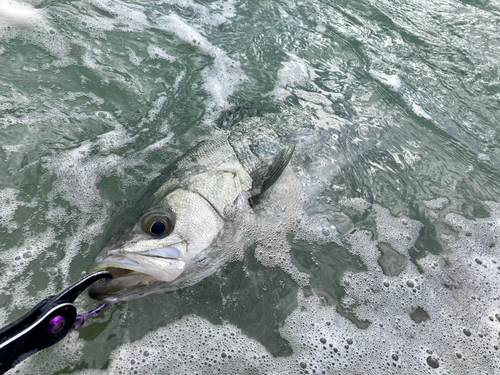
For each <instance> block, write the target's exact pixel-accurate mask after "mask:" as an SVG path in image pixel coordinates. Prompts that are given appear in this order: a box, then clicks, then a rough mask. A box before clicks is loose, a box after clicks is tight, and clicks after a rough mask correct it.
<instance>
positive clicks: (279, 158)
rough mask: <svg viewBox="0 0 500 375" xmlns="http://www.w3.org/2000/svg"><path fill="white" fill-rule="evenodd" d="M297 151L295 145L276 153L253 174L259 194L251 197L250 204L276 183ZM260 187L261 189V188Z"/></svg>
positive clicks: (257, 201) (257, 200)
mask: <svg viewBox="0 0 500 375" xmlns="http://www.w3.org/2000/svg"><path fill="white" fill-rule="evenodd" d="M294 151H295V145H293V146H291V147H289V148H287V149H284V150H282V151H281V152H280V153H279V154H278V155H276V156H275V157H274V158H273V159H272V160H271V162H270V163H269V164H268V165H266V166H265V167H263V168H260V169H258V170H257V171H255V173H254V174H252V178H253V180H254V187H255V188H256V189H255V191H256V192H257V194H255V195H253V196H252V197H250V199H249V201H250V205H251V206H252V207H253V206H255V205H256V204H257V203H259V200H260V199H261V198H262V195H263V194H264V193H265V192H266V191H267V190H269V189H270V188H271V186H273V185H274V183H275V182H276V181H277V180H278V178H279V177H280V176H281V174H282V173H283V171H284V170H285V168H286V166H287V165H288V163H289V162H290V159H291V158H292V155H293V152H294ZM259 187H260V189H259Z"/></svg>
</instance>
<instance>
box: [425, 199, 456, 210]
mask: <svg viewBox="0 0 500 375" xmlns="http://www.w3.org/2000/svg"><path fill="white" fill-rule="evenodd" d="M423 203H424V204H425V207H427V208H430V209H431V210H442V209H443V208H444V207H445V206H446V205H447V204H448V203H450V201H449V200H448V198H437V199H432V200H429V201H423Z"/></svg>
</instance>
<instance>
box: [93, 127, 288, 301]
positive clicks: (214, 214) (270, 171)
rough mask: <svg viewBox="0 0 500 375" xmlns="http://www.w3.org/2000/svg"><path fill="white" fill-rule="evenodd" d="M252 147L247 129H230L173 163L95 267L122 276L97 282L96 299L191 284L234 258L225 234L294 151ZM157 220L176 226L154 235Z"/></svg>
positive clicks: (115, 298) (231, 232) (125, 297)
mask: <svg viewBox="0 0 500 375" xmlns="http://www.w3.org/2000/svg"><path fill="white" fill-rule="evenodd" d="M235 134H236V136H235ZM251 148H252V144H251V142H246V141H245V140H244V139H243V138H242V137H241V134H240V133H234V132H231V131H226V132H225V133H223V134H222V135H220V136H217V137H215V138H213V139H209V140H206V141H203V142H201V143H199V144H198V145H197V146H195V147H194V148H192V149H191V150H189V151H188V152H187V153H186V154H184V155H183V156H182V157H180V158H179V159H178V160H177V161H176V162H175V163H174V164H173V165H172V166H170V167H169V168H167V170H166V172H165V173H164V174H163V175H162V176H160V177H159V178H158V179H157V181H156V182H155V183H154V184H153V186H154V188H152V189H149V190H148V191H147V192H146V193H145V195H144V196H143V198H142V199H141V200H140V203H139V204H138V207H135V208H134V209H132V210H131V212H129V213H126V214H125V216H126V217H128V218H129V219H130V224H128V225H123V224H122V227H124V228H122V229H119V230H116V231H115V233H114V234H113V236H112V237H111V240H110V242H109V244H108V245H107V246H106V247H105V248H104V249H103V250H102V251H101V252H100V254H99V255H98V256H97V258H96V260H95V262H94V263H93V265H92V266H91V269H90V271H96V270H100V269H107V270H109V271H110V272H111V273H112V274H113V275H114V277H113V279H111V280H105V281H104V280H103V281H102V282H99V283H96V284H94V286H93V287H92V288H91V290H90V295H91V297H92V298H95V299H98V300H102V301H109V302H112V301H118V300H130V299H134V298H138V297H141V296H144V295H147V294H151V293H155V292H158V291H169V290H175V289H179V288H183V287H186V286H189V285H192V284H194V283H196V282H198V281H200V280H202V279H203V278H205V277H207V276H209V275H211V274H213V273H214V272H215V271H217V269H219V268H220V267H221V266H222V265H223V264H224V263H226V262H227V261H228V259H230V258H231V256H232V253H231V250H230V249H229V248H227V247H225V246H224V241H223V239H224V238H227V237H228V236H229V237H230V236H233V235H234V233H235V227H234V218H235V217H236V215H239V214H240V213H242V212H243V211H245V210H249V209H250V206H251V204H256V203H257V202H258V201H259V200H260V199H261V198H262V195H263V193H264V192H265V190H267V189H269V188H270V187H271V186H272V184H274V182H275V181H276V180H277V179H278V177H279V175H280V174H281V173H282V172H283V170H284V168H285V167H286V165H287V164H288V162H289V160H290V158H291V156H292V153H293V149H294V148H293V146H292V147H288V148H285V149H283V151H281V152H278V153H277V154H276V155H273V156H269V155H267V157H262V154H259V153H258V152H257V153H254V152H252V150H251ZM158 223H160V224H158ZM154 224H156V225H157V227H155V228H159V229H160V230H161V229H163V227H164V226H165V227H168V228H166V229H168V230H170V232H169V233H168V234H167V230H165V232H163V233H162V234H160V235H155V234H152V233H151V228H152V225H154Z"/></svg>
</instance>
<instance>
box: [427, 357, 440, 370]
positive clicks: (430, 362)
mask: <svg viewBox="0 0 500 375" xmlns="http://www.w3.org/2000/svg"><path fill="white" fill-rule="evenodd" d="M427 364H428V365H429V366H431V367H432V368H438V367H439V362H438V360H437V358H435V357H432V356H428V357H427Z"/></svg>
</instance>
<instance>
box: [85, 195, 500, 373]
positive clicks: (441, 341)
mask: <svg viewBox="0 0 500 375" xmlns="http://www.w3.org/2000/svg"><path fill="white" fill-rule="evenodd" d="M358 203H359V202H358ZM486 204H487V205H488V207H489V208H490V209H491V217H489V218H485V219H475V220H470V219H466V218H464V217H463V216H461V215H458V214H448V215H446V219H445V221H446V223H447V225H450V226H452V227H453V228H454V229H455V230H456V231H457V232H458V234H457V235H456V236H455V237H453V238H449V237H447V238H446V241H447V243H448V246H449V250H450V252H449V253H447V254H446V255H445V256H441V255H427V256H426V257H424V258H421V259H419V260H418V263H415V262H414V261H408V262H407V266H406V267H405V269H404V270H403V271H402V272H400V273H399V274H398V275H392V276H391V275H386V274H384V272H383V269H382V267H381V266H380V263H379V258H380V257H381V253H382V250H381V247H380V244H382V243H385V244H386V245H387V246H391V247H394V248H397V249H398V253H399V252H402V253H405V254H407V252H408V250H409V249H410V248H411V247H412V246H413V245H414V241H415V239H416V237H415V233H416V232H417V233H418V230H419V229H420V227H421V224H420V223H419V222H417V221H415V220H412V219H410V218H408V217H406V216H400V217H394V216H392V215H391V214H390V213H388V211H387V210H386V209H384V208H382V207H380V206H377V205H375V206H374V207H373V208H372V212H371V215H373V217H374V220H375V221H376V225H377V228H378V232H379V235H378V238H375V237H374V236H373V235H372V233H370V232H368V231H364V230H361V231H357V232H355V233H353V234H350V235H348V236H347V238H346V240H347V242H348V243H349V246H350V248H351V251H352V252H354V253H356V254H358V255H359V256H360V257H361V258H362V260H363V263H364V264H365V265H366V268H367V269H366V271H363V272H357V273H352V272H348V273H346V274H345V275H344V277H343V279H342V282H343V285H344V287H345V289H346V295H345V297H344V298H342V300H341V301H340V302H341V305H342V307H343V308H344V309H346V311H350V312H351V313H352V314H354V315H355V316H356V317H357V318H358V319H365V320H366V321H368V322H369V324H368V325H367V327H366V328H365V329H360V328H358V327H357V326H356V324H354V323H353V322H351V321H350V320H349V319H346V318H345V317H343V316H341V315H340V314H339V313H338V312H337V310H336V308H335V307H333V306H330V305H328V304H327V303H325V301H324V300H323V299H322V298H321V297H318V295H317V294H316V293H313V294H312V295H311V294H310V293H308V294H307V295H306V294H304V293H303V292H302V291H301V290H299V292H298V296H297V297H298V307H297V308H296V309H295V310H294V311H293V312H292V313H291V315H290V316H289V317H288V318H287V319H286V321H285V322H284V325H283V327H282V328H281V329H280V334H281V335H282V337H283V338H285V339H286V340H287V341H288V342H289V344H290V345H291V347H292V349H293V354H292V355H291V356H286V357H272V356H271V355H270V354H269V352H268V351H267V350H266V348H265V347H264V346H263V345H262V344H260V343H259V342H257V341H255V340H254V339H250V338H248V337H247V336H246V335H245V334H244V333H243V332H242V331H241V330H240V329H239V328H237V327H235V326H233V325H231V324H229V323H223V324H222V325H214V324H212V323H210V322H208V321H207V320H205V319H204V318H201V317H198V316H184V317H183V318H181V319H180V320H178V321H176V322H175V323H173V324H170V325H168V326H166V327H162V328H159V329H157V330H156V331H154V332H151V333H148V334H146V335H145V336H144V337H143V338H142V339H140V340H138V341H135V342H132V343H128V344H124V345H122V346H121V347H119V348H118V349H116V350H115V351H114V352H113V354H112V355H111V358H110V363H109V366H108V368H107V369H106V370H103V371H100V370H85V371H82V372H81V373H83V374H99V373H110V372H111V373H116V374H131V373H148V374H164V373H169V372H173V371H175V372H177V373H180V374H193V373H198V374H213V373H256V374H289V373H298V374H301V373H302V374H312V373H316V374H332V373H335V374H352V373H371V374H400V373H419V374H435V373H436V369H438V371H439V373H450V374H451V373H452V374H467V373H471V372H473V373H495V372H497V371H498V370H499V369H500V360H499V359H498V355H497V353H498V347H499V342H498V341H499V339H498V332H499V330H500V313H499V310H498V306H497V303H496V302H497V301H498V290H499V287H500V282H499V281H498V280H500V279H499V277H498V273H499V272H500V266H498V263H497V260H496V258H495V252H496V250H497V249H496V242H497V238H496V237H497V234H496V233H498V232H499V231H500V204H498V203H494V202H487V203H486ZM393 227H396V230H395V231H394V230H393ZM385 231H390V232H397V235H396V236H391V235H390V233H386V232H385ZM402 235H404V236H405V237H409V238H410V240H409V241H408V240H406V239H405V237H403V238H401V236H402ZM382 241H387V242H382ZM276 265H278V266H280V267H281V266H282V264H281V263H280V262H277V263H275V264H273V265H272V266H276Z"/></svg>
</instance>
